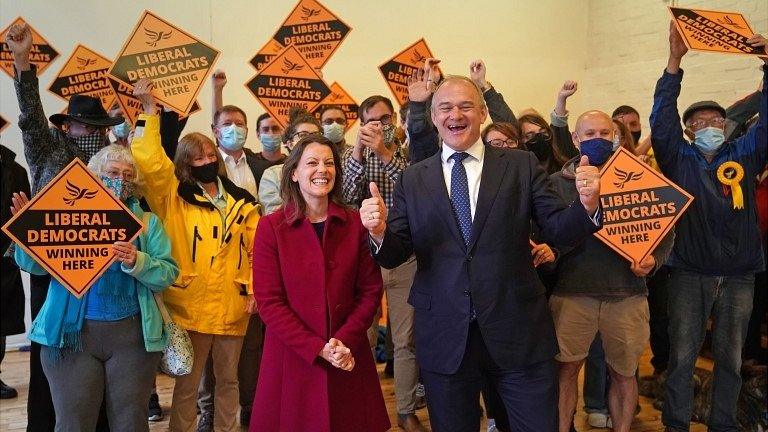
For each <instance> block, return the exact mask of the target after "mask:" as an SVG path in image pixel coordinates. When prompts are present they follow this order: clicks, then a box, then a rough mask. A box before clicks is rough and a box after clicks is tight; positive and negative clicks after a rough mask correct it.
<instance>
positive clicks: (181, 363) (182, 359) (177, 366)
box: [139, 212, 194, 377]
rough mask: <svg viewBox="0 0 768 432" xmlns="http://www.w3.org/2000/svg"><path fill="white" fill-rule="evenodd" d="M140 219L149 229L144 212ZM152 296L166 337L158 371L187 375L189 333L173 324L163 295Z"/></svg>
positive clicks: (189, 368)
mask: <svg viewBox="0 0 768 432" xmlns="http://www.w3.org/2000/svg"><path fill="white" fill-rule="evenodd" d="M141 219H142V222H144V226H145V227H149V213H147V212H144V214H143V215H142V216H141ZM144 241H145V240H144V235H141V236H139V243H140V244H141V246H144V245H143V243H144ZM142 248H143V247H142ZM143 249H145V248H143ZM152 295H153V296H154V297H155V303H157V308H158V309H159V310H160V315H161V316H162V317H163V327H164V328H165V333H166V334H167V335H168V344H167V345H166V346H165V348H164V349H163V357H162V359H161V360H160V370H161V371H163V373H164V374H166V375H169V376H172V377H180V376H183V375H188V374H190V373H191V372H192V363H193V359H194V351H193V349H192V339H190V337H189V333H187V331H186V330H185V329H183V328H181V327H180V326H179V325H178V324H176V323H175V322H173V319H172V318H171V314H169V313H168V309H167V308H166V307H165V302H164V301H163V295H162V294H161V293H158V292H153V293H152Z"/></svg>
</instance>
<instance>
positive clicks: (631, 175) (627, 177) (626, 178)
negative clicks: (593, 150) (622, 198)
mask: <svg viewBox="0 0 768 432" xmlns="http://www.w3.org/2000/svg"><path fill="white" fill-rule="evenodd" d="M644 172H645V171H640V172H638V173H636V172H633V171H630V172H626V171H623V170H620V169H618V168H614V169H613V173H614V174H616V177H618V179H619V181H615V182H613V185H614V186H616V187H617V188H619V189H624V186H625V185H626V184H627V183H629V182H631V181H635V180H640V179H641V178H643V173H644Z"/></svg>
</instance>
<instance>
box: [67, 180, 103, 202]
mask: <svg viewBox="0 0 768 432" xmlns="http://www.w3.org/2000/svg"><path fill="white" fill-rule="evenodd" d="M66 189H67V192H69V198H63V199H64V204H66V205H68V206H73V205H75V202H77V201H78V200H81V199H91V198H93V197H95V196H96V194H97V193H98V191H95V190H88V189H86V188H80V187H78V186H76V185H74V184H72V182H70V181H69V180H67V186H66Z"/></svg>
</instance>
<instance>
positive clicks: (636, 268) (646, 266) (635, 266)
mask: <svg viewBox="0 0 768 432" xmlns="http://www.w3.org/2000/svg"><path fill="white" fill-rule="evenodd" d="M655 266H656V258H654V257H653V255H648V256H647V257H645V258H643V259H642V261H640V262H639V263H637V262H634V261H633V262H632V265H631V266H630V267H629V269H630V270H632V273H634V274H635V276H637V277H646V276H648V274H649V273H651V271H652V270H653V268H654V267H655Z"/></svg>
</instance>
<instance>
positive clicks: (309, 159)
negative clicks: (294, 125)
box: [291, 143, 336, 201]
mask: <svg viewBox="0 0 768 432" xmlns="http://www.w3.org/2000/svg"><path fill="white" fill-rule="evenodd" d="M291 180H293V181H294V182H297V183H298V184H299V190H300V191H301V195H302V196H303V197H304V201H312V200H316V199H317V198H327V197H328V194H330V193H331V190H333V184H334V182H335V181H336V165H335V163H334V160H333V152H332V151H331V148H330V147H328V146H327V145H323V144H318V143H311V144H309V145H307V146H306V147H304V152H303V153H302V154H301V159H299V163H298V165H297V166H296V169H294V170H293V173H292V174H291Z"/></svg>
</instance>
